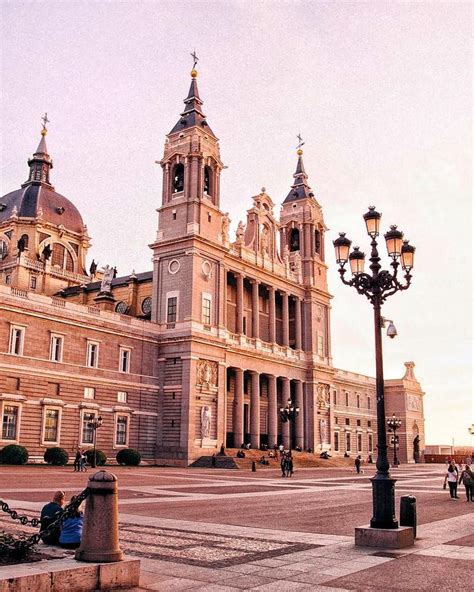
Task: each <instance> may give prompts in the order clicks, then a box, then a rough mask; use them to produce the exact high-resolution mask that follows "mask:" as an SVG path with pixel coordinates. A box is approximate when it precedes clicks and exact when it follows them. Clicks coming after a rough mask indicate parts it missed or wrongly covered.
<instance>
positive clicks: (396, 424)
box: [387, 413, 402, 467]
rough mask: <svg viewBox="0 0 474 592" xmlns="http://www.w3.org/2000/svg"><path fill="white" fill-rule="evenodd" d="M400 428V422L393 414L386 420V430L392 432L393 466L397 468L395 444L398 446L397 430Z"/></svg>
mask: <svg viewBox="0 0 474 592" xmlns="http://www.w3.org/2000/svg"><path fill="white" fill-rule="evenodd" d="M401 427H402V420H401V419H398V417H397V416H396V415H395V413H394V414H393V415H392V417H390V418H389V419H387V428H388V431H389V432H393V466H394V467H398V458H397V444H398V440H397V438H398V436H397V430H398V429H399V428H401Z"/></svg>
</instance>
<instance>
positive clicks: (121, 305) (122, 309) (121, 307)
mask: <svg viewBox="0 0 474 592" xmlns="http://www.w3.org/2000/svg"><path fill="white" fill-rule="evenodd" d="M127 311H128V304H127V303H126V302H123V301H121V302H117V304H116V305H115V312H119V313H120V314H127Z"/></svg>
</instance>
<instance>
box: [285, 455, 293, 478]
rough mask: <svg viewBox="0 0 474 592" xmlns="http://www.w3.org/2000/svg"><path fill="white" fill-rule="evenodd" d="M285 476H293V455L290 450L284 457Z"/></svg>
mask: <svg viewBox="0 0 474 592" xmlns="http://www.w3.org/2000/svg"><path fill="white" fill-rule="evenodd" d="M286 476H287V477H293V456H292V454H291V452H289V453H288V455H287V457H286Z"/></svg>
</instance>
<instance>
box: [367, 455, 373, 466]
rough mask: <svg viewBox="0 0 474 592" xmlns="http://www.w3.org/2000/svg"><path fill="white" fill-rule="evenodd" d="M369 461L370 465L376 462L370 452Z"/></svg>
mask: <svg viewBox="0 0 474 592" xmlns="http://www.w3.org/2000/svg"><path fill="white" fill-rule="evenodd" d="M367 462H368V463H369V465H372V464H373V463H374V459H373V458H372V455H371V454H369V457H368V458H367Z"/></svg>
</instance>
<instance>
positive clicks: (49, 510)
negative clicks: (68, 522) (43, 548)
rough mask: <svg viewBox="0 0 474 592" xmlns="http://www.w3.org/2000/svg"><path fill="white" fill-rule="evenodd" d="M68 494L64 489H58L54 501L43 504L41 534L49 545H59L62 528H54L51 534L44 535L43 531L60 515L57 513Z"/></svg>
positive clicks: (42, 538) (44, 541)
mask: <svg viewBox="0 0 474 592" xmlns="http://www.w3.org/2000/svg"><path fill="white" fill-rule="evenodd" d="M65 497H66V495H65V493H64V491H56V493H55V494H54V495H53V499H52V501H50V502H49V503H47V504H46V505H45V506H43V509H42V510H41V517H40V536H41V540H42V541H43V543H46V544H47V545H57V544H58V542H59V534H60V528H59V526H58V527H57V528H54V529H53V530H52V531H51V532H50V533H49V534H47V535H42V534H41V533H42V532H43V531H44V530H46V529H47V528H48V526H49V525H50V524H52V523H53V522H54V521H55V520H56V519H57V518H58V517H59V516H57V513H58V512H60V511H61V510H62V507H63V506H64V499H65Z"/></svg>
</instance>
